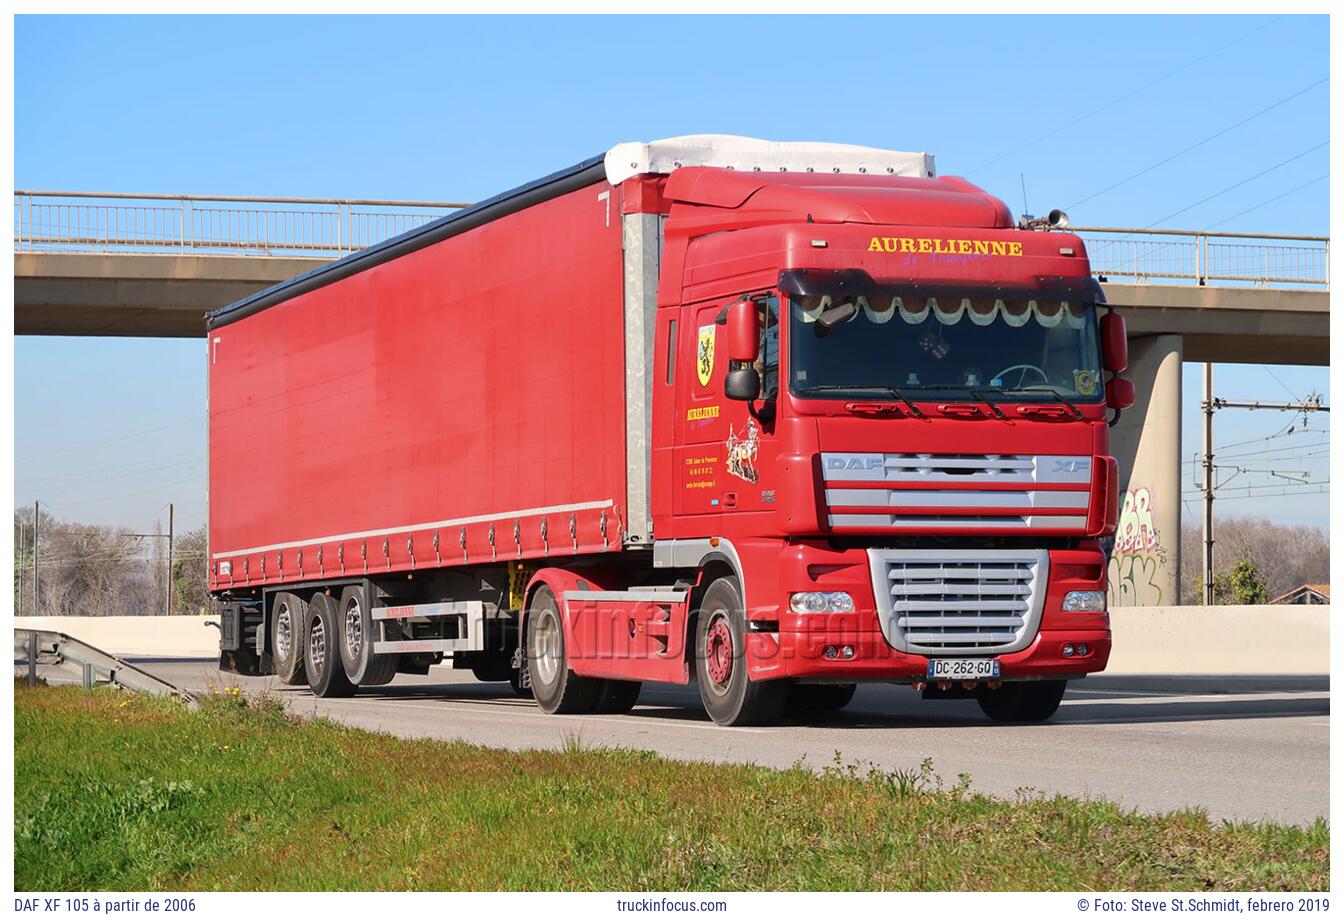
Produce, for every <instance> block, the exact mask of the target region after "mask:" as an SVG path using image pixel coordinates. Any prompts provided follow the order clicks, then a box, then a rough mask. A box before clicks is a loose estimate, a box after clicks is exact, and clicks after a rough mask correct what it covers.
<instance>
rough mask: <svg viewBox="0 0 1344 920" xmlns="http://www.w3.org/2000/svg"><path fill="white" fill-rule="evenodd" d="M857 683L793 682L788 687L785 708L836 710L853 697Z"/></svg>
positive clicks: (820, 710)
mask: <svg viewBox="0 0 1344 920" xmlns="http://www.w3.org/2000/svg"><path fill="white" fill-rule="evenodd" d="M858 689H859V687H858V684H794V685H793V686H792V687H790V688H789V694H788V701H787V702H786V703H785V707H786V708H787V709H797V710H803V711H806V710H811V711H813V712H837V711H839V710H841V709H844V708H845V707H846V706H848V705H849V703H850V701H851V700H852V699H854V691H856V690H858Z"/></svg>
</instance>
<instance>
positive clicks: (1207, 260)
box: [1069, 227, 1330, 290]
mask: <svg viewBox="0 0 1344 920" xmlns="http://www.w3.org/2000/svg"><path fill="white" fill-rule="evenodd" d="M1069 229H1070V231H1071V232H1074V233H1077V234H1079V235H1080V236H1082V237H1083V240H1084V242H1086V243H1087V254H1088V257H1089V259H1090V260H1091V263H1092V272H1093V274H1096V275H1102V276H1105V277H1107V278H1123V279H1127V280H1134V281H1137V282H1140V283H1146V282H1149V281H1188V282H1192V283H1195V284H1209V283H1216V284H1247V285H1252V286H1261V287H1263V286H1267V285H1283V284H1286V285H1305V286H1309V287H1323V288H1326V289H1327V290H1328V289H1329V287H1330V237H1328V236H1291V235H1287V234H1273V233H1260V234H1249V233H1215V232H1210V231H1203V230H1140V229H1134V228H1129V227H1070V228H1069Z"/></svg>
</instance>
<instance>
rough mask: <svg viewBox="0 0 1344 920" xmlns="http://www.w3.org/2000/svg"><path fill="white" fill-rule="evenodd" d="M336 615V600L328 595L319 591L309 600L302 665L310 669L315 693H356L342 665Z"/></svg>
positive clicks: (335, 694)
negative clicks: (306, 638)
mask: <svg viewBox="0 0 1344 920" xmlns="http://www.w3.org/2000/svg"><path fill="white" fill-rule="evenodd" d="M336 615H337V614H336V602H335V601H333V600H332V599H331V595H329V594H324V593H322V592H320V591H319V592H318V593H317V594H314V595H313V599H312V600H311V601H309V602H308V641H307V643H306V644H305V645H304V649H305V651H304V656H303V664H304V668H305V669H306V670H307V671H308V686H310V687H312V688H313V694H314V695H315V696H320V697H341V696H351V695H353V694H354V692H355V686H354V684H352V683H350V679H349V678H348V677H346V676H345V668H344V667H342V666H341V655H340V651H339V650H338V648H337V646H338V645H339V643H340V627H339V626H338V625H337V623H336Z"/></svg>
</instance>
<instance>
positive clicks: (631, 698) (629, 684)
mask: <svg viewBox="0 0 1344 920" xmlns="http://www.w3.org/2000/svg"><path fill="white" fill-rule="evenodd" d="M603 684H604V685H605V686H603V687H602V695H601V696H600V697H599V698H598V700H597V710H596V711H597V712H602V713H610V714H621V713H627V712H629V711H630V710H632V709H634V708H635V701H636V700H638V699H639V688H640V686H641V684H640V682H639V681H637V680H606V681H603Z"/></svg>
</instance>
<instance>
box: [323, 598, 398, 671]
mask: <svg viewBox="0 0 1344 920" xmlns="http://www.w3.org/2000/svg"><path fill="white" fill-rule="evenodd" d="M336 625H337V628H338V630H339V631H340V636H341V641H340V648H341V667H342V668H344V669H345V676H346V678H347V679H348V680H349V681H350V683H351V685H352V686H355V687H378V686H381V685H383V684H385V683H388V682H389V681H391V680H392V678H393V677H396V675H397V656H396V655H375V654H374V653H373V643H374V639H375V637H377V636H378V635H379V632H378V622H377V621H376V620H374V619H373V609H372V608H371V607H370V606H369V602H368V598H366V597H365V595H364V589H363V588H362V587H360V586H359V585H350V586H349V587H347V588H346V589H345V590H344V591H342V592H341V603H340V606H339V607H338V608H337V614H336Z"/></svg>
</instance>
